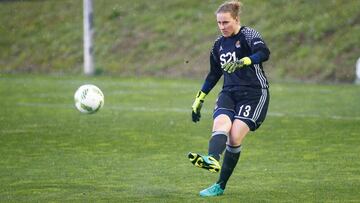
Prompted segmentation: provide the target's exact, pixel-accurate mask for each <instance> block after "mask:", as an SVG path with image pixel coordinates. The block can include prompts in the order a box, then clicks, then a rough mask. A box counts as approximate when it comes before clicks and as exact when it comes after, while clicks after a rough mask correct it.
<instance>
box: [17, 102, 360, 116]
mask: <svg viewBox="0 0 360 203" xmlns="http://www.w3.org/2000/svg"><path fill="white" fill-rule="evenodd" d="M16 105H17V106H27V107H36V108H75V106H73V105H69V104H55V103H53V104H50V103H28V102H18V103H17V104H16ZM106 108H107V109H115V110H121V111H137V112H139V111H140V112H176V113H189V114H190V112H191V109H190V108H188V109H187V108H154V107H143V106H107V107H106ZM202 113H204V114H212V111H209V110H206V109H204V110H203V111H202ZM268 116H273V117H295V118H327V119H334V120H360V117H359V116H338V115H320V114H291V113H282V112H268Z"/></svg>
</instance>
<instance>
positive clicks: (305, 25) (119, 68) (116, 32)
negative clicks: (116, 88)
mask: <svg viewBox="0 0 360 203" xmlns="http://www.w3.org/2000/svg"><path fill="white" fill-rule="evenodd" d="M222 2H223V1H222V0H201V1H188V0H171V1H168V0H156V1H144V0H133V1H127V0H106V1H100V0H94V1H93V7H94V18H93V19H94V29H95V34H94V39H93V42H94V57H95V68H96V72H97V73H100V74H104V75H117V74H118V75H121V76H132V75H146V76H161V77H170V78H171V77H189V78H200V79H202V78H203V77H204V75H205V74H206V72H207V71H208V68H209V65H208V63H209V62H208V57H209V50H210V48H211V46H212V45H213V42H214V40H215V39H216V38H217V36H218V35H219V31H218V29H217V24H216V21H215V15H214V11H215V10H216V8H217V7H218V6H219V5H220V4H221V3H222ZM242 3H243V5H244V6H243V12H242V16H241V23H242V25H247V26H250V27H253V28H255V29H256V30H258V31H259V32H260V33H261V34H262V36H263V38H264V40H265V41H266V42H267V44H268V46H269V47H270V49H271V59H270V61H269V62H267V63H266V65H265V69H266V72H267V75H268V77H269V78H270V80H271V81H307V82H320V83H322V82H326V83H327V82H345V83H349V82H353V81H354V80H355V63H356V61H357V59H358V58H359V57H360V37H359V36H360V35H359V34H360V12H359V8H360V1H358V0H318V1H310V0H293V1H290V0H268V1H263V0H243V1H242ZM0 16H1V18H0V72H1V73H19V72H21V73H54V74H82V72H83V1H81V0H77V1H73V0H60V1H55V0H1V1H0Z"/></svg>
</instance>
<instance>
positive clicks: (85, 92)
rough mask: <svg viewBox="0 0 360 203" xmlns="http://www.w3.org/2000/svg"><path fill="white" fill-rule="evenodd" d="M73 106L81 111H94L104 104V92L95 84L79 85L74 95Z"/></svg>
mask: <svg viewBox="0 0 360 203" xmlns="http://www.w3.org/2000/svg"><path fill="white" fill-rule="evenodd" d="M74 99H75V106H76V108H77V109H78V110H79V111H80V112H81V113H87V114H90V113H95V112H97V111H98V110H99V109H101V108H102V107H103V106H104V94H103V93H102V91H101V90H100V89H99V88H98V87H96V86H95V85H91V84H87V85H82V86H80V87H79V88H78V89H77V90H76V92H75V95H74Z"/></svg>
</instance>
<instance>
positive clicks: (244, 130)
mask: <svg viewBox="0 0 360 203" xmlns="http://www.w3.org/2000/svg"><path fill="white" fill-rule="evenodd" d="M249 131H250V128H249V126H248V125H247V124H246V123H245V122H243V121H241V120H239V119H235V120H234V122H233V123H232V126H231V130H230V133H229V138H228V144H230V145H231V146H239V145H241V144H242V142H243V140H244V138H245V136H246V135H247V134H248V132H249Z"/></svg>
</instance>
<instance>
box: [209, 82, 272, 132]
mask: <svg viewBox="0 0 360 203" xmlns="http://www.w3.org/2000/svg"><path fill="white" fill-rule="evenodd" d="M269 100H270V97H269V90H268V89H254V88H243V89H242V90H237V91H227V90H222V91H221V92H220V93H219V96H218V98H217V100H216V105H215V109H214V114H213V118H214V119H215V118H216V117H217V116H218V115H220V114H225V115H227V116H229V118H230V119H231V120H232V121H233V120H234V119H239V120H241V121H243V122H245V123H246V124H247V125H248V126H249V128H250V130H251V131H255V130H256V129H258V128H259V127H260V125H261V124H262V122H263V121H264V120H265V117H266V113H267V110H268V106H269Z"/></svg>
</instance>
